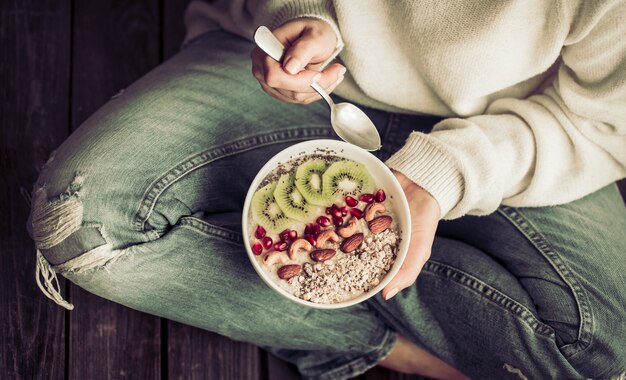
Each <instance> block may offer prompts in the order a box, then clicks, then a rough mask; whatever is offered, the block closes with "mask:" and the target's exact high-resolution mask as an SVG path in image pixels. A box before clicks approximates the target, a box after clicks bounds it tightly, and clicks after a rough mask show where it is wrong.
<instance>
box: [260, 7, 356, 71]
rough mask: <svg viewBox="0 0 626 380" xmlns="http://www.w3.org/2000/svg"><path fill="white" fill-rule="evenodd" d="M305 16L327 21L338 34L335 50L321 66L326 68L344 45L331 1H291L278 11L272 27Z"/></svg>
mask: <svg viewBox="0 0 626 380" xmlns="http://www.w3.org/2000/svg"><path fill="white" fill-rule="evenodd" d="M303 17H310V18H315V19H318V20H322V21H324V22H326V23H327V24H328V25H330V27H331V28H332V29H333V31H334V32H335V35H336V36H337V45H336V46H335V50H334V51H333V53H332V54H331V55H330V57H328V59H327V60H326V61H325V62H323V63H322V65H321V67H322V68H324V67H326V66H327V65H328V64H329V63H330V62H331V61H332V60H333V59H335V58H336V57H337V55H339V53H340V52H341V50H342V49H343V46H344V43H343V39H342V38H341V33H340V32H339V26H338V25H337V21H336V19H337V17H336V15H335V8H334V6H333V4H332V2H331V1H325V0H314V1H306V0H299V1H289V2H287V4H285V5H284V6H283V7H282V8H281V9H280V10H279V11H278V12H276V16H275V17H274V19H273V20H272V23H271V28H270V29H272V30H274V29H276V28H277V27H279V26H281V25H282V24H284V23H285V22H287V21H289V20H293V19H296V18H303Z"/></svg>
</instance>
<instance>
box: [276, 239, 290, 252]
mask: <svg viewBox="0 0 626 380" xmlns="http://www.w3.org/2000/svg"><path fill="white" fill-rule="evenodd" d="M288 247H289V244H288V243H287V242H286V241H279V242H278V243H276V244H274V249H275V250H277V251H286V250H287V248H288Z"/></svg>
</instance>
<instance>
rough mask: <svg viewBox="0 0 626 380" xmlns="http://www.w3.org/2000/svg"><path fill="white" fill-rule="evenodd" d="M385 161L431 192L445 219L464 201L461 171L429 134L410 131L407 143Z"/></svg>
mask: <svg viewBox="0 0 626 380" xmlns="http://www.w3.org/2000/svg"><path fill="white" fill-rule="evenodd" d="M385 163H386V164H387V166H389V167H390V168H391V169H394V170H397V171H399V172H401V173H402V174H404V175H405V176H407V177H408V178H409V179H410V180H412V181H413V182H415V183H416V184H417V185H419V186H420V187H422V188H423V189H424V190H426V191H427V192H428V193H429V194H430V195H432V196H433V197H434V198H435V199H436V200H437V202H438V203H439V208H440V210H441V217H442V218H444V219H446V215H447V214H448V212H449V211H450V210H452V208H454V206H456V205H457V203H459V201H460V200H461V196H462V194H463V188H464V186H463V176H462V175H461V172H460V171H459V170H458V169H457V168H456V166H455V165H454V163H453V162H452V161H451V160H450V158H449V157H448V156H447V155H446V154H444V153H443V152H442V150H441V149H439V147H438V146H437V143H436V142H435V141H434V139H433V138H432V137H430V136H428V135H426V134H423V133H419V132H413V133H411V135H410V136H409V138H408V139H407V141H406V143H405V145H404V146H403V147H402V148H401V149H400V150H399V151H397V152H396V153H395V154H394V155H393V156H391V158H389V159H388V160H387V161H386V162H385Z"/></svg>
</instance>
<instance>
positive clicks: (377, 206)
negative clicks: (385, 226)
mask: <svg viewBox="0 0 626 380" xmlns="http://www.w3.org/2000/svg"><path fill="white" fill-rule="evenodd" d="M377 212H378V213H383V212H385V205H384V204H382V203H379V202H374V203H370V204H369V205H367V207H365V221H366V222H371V221H372V219H374V217H375V216H376V213H377Z"/></svg>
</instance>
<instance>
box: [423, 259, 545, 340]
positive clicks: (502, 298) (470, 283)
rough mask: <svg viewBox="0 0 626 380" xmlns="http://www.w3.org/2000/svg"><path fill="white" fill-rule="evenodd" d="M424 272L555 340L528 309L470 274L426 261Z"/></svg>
mask: <svg viewBox="0 0 626 380" xmlns="http://www.w3.org/2000/svg"><path fill="white" fill-rule="evenodd" d="M424 270H425V271H427V272H429V273H431V274H433V275H439V276H442V277H446V278H447V279H450V280H452V281H455V282H456V283H458V284H461V285H464V286H465V287H466V288H468V289H470V290H472V291H474V292H476V293H478V294H480V295H481V297H482V298H484V299H487V300H489V301H491V302H493V303H495V304H496V305H498V306H500V307H502V308H503V309H505V310H507V311H509V312H511V313H513V314H514V315H516V316H517V317H518V318H519V319H520V320H522V321H523V322H524V323H525V324H526V325H527V326H528V327H530V328H531V329H533V331H535V332H536V333H538V334H540V335H544V336H547V337H550V338H555V333H554V330H553V329H552V328H551V327H550V326H548V325H546V324H544V323H542V322H541V321H539V320H538V319H537V318H536V317H535V315H534V314H533V313H532V312H531V311H530V310H528V308H526V307H525V306H524V305H522V304H520V303H519V302H517V301H515V300H514V299H512V298H510V297H509V296H507V295H506V294H504V293H502V292H501V291H500V290H498V289H496V288H494V287H492V286H491V285H489V284H487V283H486V282H484V281H482V280H480V279H478V278H476V277H474V276H472V275H471V274H469V273H466V272H464V271H462V270H459V269H458V268H455V267H452V266H450V265H447V264H444V263H441V262H438V261H435V260H429V261H427V262H426V264H425V265H424Z"/></svg>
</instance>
